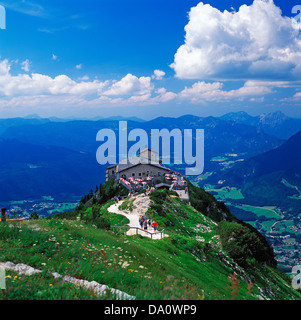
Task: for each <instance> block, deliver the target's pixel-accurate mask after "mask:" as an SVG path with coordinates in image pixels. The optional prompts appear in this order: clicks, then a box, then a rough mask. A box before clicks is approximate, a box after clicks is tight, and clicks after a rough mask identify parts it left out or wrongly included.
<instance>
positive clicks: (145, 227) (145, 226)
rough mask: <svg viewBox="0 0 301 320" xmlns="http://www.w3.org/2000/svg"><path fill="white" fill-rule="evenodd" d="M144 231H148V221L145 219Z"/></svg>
mask: <svg viewBox="0 0 301 320" xmlns="http://www.w3.org/2000/svg"><path fill="white" fill-rule="evenodd" d="M143 226H144V230H145V231H147V220H146V219H145V220H144V222H143Z"/></svg>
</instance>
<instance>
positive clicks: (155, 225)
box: [152, 220, 158, 231]
mask: <svg viewBox="0 0 301 320" xmlns="http://www.w3.org/2000/svg"><path fill="white" fill-rule="evenodd" d="M152 227H153V228H154V231H157V228H158V223H157V222H156V221H155V220H154V221H153V223H152Z"/></svg>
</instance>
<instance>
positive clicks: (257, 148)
mask: <svg viewBox="0 0 301 320" xmlns="http://www.w3.org/2000/svg"><path fill="white" fill-rule="evenodd" d="M260 119H261V120H260ZM263 119H265V121H264V122H263ZM268 119H270V120H269V121H268ZM275 119H278V120H275ZM279 119H281V120H279ZM120 120H127V125H128V131H130V130H132V129H134V128H143V129H144V130H146V132H147V133H150V131H151V129H163V128H166V129H168V130H172V129H174V128H178V129H180V130H182V131H183V130H184V129H193V130H194V129H204V132H205V171H217V170H218V169H219V164H218V163H217V162H213V161H210V160H211V159H212V157H217V156H220V155H222V154H224V153H237V154H240V158H241V159H242V160H247V159H250V158H252V157H254V156H257V155H260V154H262V153H265V152H267V151H269V150H271V149H275V148H277V147H280V146H281V145H282V144H283V143H284V142H285V140H284V139H283V137H284V136H285V132H288V131H289V130H293V129H294V128H293V127H292V125H291V123H295V126H297V124H298V123H299V122H298V121H299V120H298V119H291V118H288V117H285V116H283V115H281V114H280V113H276V114H270V115H265V116H258V117H251V116H249V115H247V114H246V113H242V112H240V113H229V114H227V115H224V116H222V117H219V118H218V117H197V116H193V115H185V116H181V117H178V118H171V117H159V118H156V119H153V120H150V121H143V120H141V119H138V121H132V120H128V119H127V118H117V119H116V120H112V119H101V120H67V119H65V120H64V119H60V121H57V119H42V118H39V117H37V116H30V117H28V118H27V119H25V118H14V119H0V139H1V141H0V152H1V157H3V158H2V160H1V161H0V163H1V165H0V183H1V186H2V187H1V188H2V189H1V193H0V199H1V200H2V201H4V200H7V201H8V200H17V199H27V198H36V197H38V196H43V195H45V193H46V194H51V195H53V196H57V195H58V194H61V192H62V190H64V192H70V195H71V194H72V195H74V194H77V195H81V194H83V193H86V192H87V191H88V190H90V187H91V186H95V185H98V184H99V183H100V182H104V172H105V166H101V165H99V164H98V163H97V162H96V157H95V154H96V150H97V148H98V147H99V143H98V142H97V141H96V134H97V132H98V131H99V130H100V129H103V128H108V129H112V130H114V131H115V132H116V134H117V133H118V127H119V121H120ZM136 120H137V119H136ZM260 121H261V122H260ZM276 122H277V123H278V124H279V123H280V122H281V128H282V131H281V132H279V133H278V134H277V136H276V135H271V134H268V133H267V131H268V130H267V128H270V129H269V130H270V131H271V130H272V129H271V128H275V123H276ZM258 123H261V125H258ZM299 129H300V130H301V123H300V128H299ZM117 140H118V134H117ZM193 146H194V144H193ZM194 148H195V147H194ZM281 150H282V149H281ZM281 150H280V151H281ZM193 152H195V149H193ZM2 155H3V156H2ZM5 159H6V160H5ZM173 167H174V169H175V170H177V171H180V172H183V169H184V168H183V165H174V166H173ZM58 177H59V182H57V179H58ZM4 186H6V187H4ZM24 186H26V187H24Z"/></svg>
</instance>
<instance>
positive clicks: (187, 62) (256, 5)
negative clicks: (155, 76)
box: [171, 0, 301, 79]
mask: <svg viewBox="0 0 301 320" xmlns="http://www.w3.org/2000/svg"><path fill="white" fill-rule="evenodd" d="M292 20H293V18H288V17H285V16H283V15H282V12H281V10H280V8H279V7H277V6H276V5H275V4H274V2H273V1H272V0H254V2H253V4H251V5H250V6H247V5H242V6H241V7H240V8H239V10H238V11H237V12H235V11H232V12H229V11H227V10H225V11H223V12H221V11H219V10H218V9H216V8H214V7H212V6H211V5H209V4H204V3H202V2H201V3H199V4H198V5H197V6H196V7H193V8H191V10H190V12H189V22H188V24H187V25H186V26H185V31H186V36H185V43H184V44H183V45H182V46H181V47H180V48H178V50H177V52H176V54H175V57H174V62H173V63H172V64H171V67H172V68H173V69H174V71H175V72H176V76H177V77H178V78H182V79H200V78H202V79H274V78H278V79H279V77H281V78H282V79H298V78H300V71H301V40H300V38H298V37H297V34H298V30H296V28H294V26H293V21H292Z"/></svg>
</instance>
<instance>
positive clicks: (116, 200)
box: [114, 196, 118, 206]
mask: <svg viewBox="0 0 301 320" xmlns="http://www.w3.org/2000/svg"><path fill="white" fill-rule="evenodd" d="M114 201H115V206H116V205H117V202H118V199H117V197H116V196H115V197H114Z"/></svg>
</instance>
